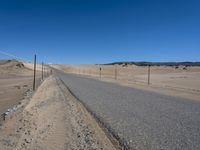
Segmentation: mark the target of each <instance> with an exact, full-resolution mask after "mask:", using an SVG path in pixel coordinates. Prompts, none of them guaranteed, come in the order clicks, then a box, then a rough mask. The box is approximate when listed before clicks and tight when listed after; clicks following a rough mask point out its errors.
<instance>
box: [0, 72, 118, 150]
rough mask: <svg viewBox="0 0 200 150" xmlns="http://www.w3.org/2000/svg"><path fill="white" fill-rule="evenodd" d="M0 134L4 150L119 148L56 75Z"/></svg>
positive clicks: (12, 116) (25, 102) (18, 109)
mask: <svg viewBox="0 0 200 150" xmlns="http://www.w3.org/2000/svg"><path fill="white" fill-rule="evenodd" d="M0 135H1V136H0V147H1V148H0V149H3V150H13V149H15V150H23V149H26V150H27V149H28V150H35V149H39V150H55V149H56V150H64V149H108V150H114V149H117V147H116V146H114V145H113V143H112V142H111V140H110V139H109V138H108V137H107V135H106V133H105V132H104V131H103V130H102V128H100V126H99V125H98V123H97V122H96V121H95V119H94V118H93V117H92V116H91V115H90V114H89V113H88V112H87V110H86V109H85V108H84V107H83V106H82V105H81V103H79V102H78V101H77V99H75V97H73V95H72V94H71V93H70V92H69V91H68V89H67V88H66V87H65V86H64V85H63V84H62V83H61V81H60V80H59V79H57V78H55V77H53V76H50V77H49V78H47V79H46V80H45V81H44V82H43V83H42V85H41V86H40V87H39V88H38V89H37V91H36V93H35V94H34V95H33V97H32V98H30V99H29V98H26V99H24V100H23V101H21V103H20V104H19V105H18V106H17V107H16V111H15V112H13V113H10V114H9V115H7V116H6V121H5V122H4V124H3V125H2V126H1V128H0ZM118 148H119V147H118Z"/></svg>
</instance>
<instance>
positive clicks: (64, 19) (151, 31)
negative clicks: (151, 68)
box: [0, 0, 200, 64]
mask: <svg viewBox="0 0 200 150" xmlns="http://www.w3.org/2000/svg"><path fill="white" fill-rule="evenodd" d="M199 8H200V1H199V0H1V1H0V51H5V52H8V53H12V54H14V55H17V56H19V57H21V58H23V59H27V60H31V59H32V58H33V54H34V53H36V54H37V55H38V58H39V61H42V60H43V61H46V62H51V63H71V64H79V63H109V62H114V61H200V9H199ZM0 58H5V56H3V55H2V54H0Z"/></svg>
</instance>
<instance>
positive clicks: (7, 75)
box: [0, 60, 41, 114]
mask: <svg viewBox="0 0 200 150" xmlns="http://www.w3.org/2000/svg"><path fill="white" fill-rule="evenodd" d="M31 69H32V68H26V67H25V66H24V64H23V63H22V62H19V61H16V60H1V61H0V114H1V113H3V112H5V111H6V110H7V109H9V108H10V107H13V105H16V104H17V103H18V102H19V101H20V99H22V98H23V95H24V93H25V92H26V91H27V90H29V89H32V85H33V70H31ZM36 77H37V80H36V81H37V82H36V85H37V86H38V85H39V83H40V78H41V72H39V71H37V74H36Z"/></svg>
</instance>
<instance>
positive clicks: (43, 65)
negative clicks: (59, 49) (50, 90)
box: [42, 62, 44, 80]
mask: <svg viewBox="0 0 200 150" xmlns="http://www.w3.org/2000/svg"><path fill="white" fill-rule="evenodd" d="M43 71H44V63H43V62H42V80H43V79H44V73H43Z"/></svg>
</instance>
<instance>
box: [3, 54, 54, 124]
mask: <svg viewBox="0 0 200 150" xmlns="http://www.w3.org/2000/svg"><path fill="white" fill-rule="evenodd" d="M0 55H2V56H3V57H0V58H4V60H6V59H7V60H16V61H19V62H22V63H23V64H25V67H26V68H28V69H31V70H32V71H33V74H32V76H33V80H32V82H33V84H32V85H33V86H32V90H33V91H35V90H36V73H37V74H38V75H39V76H40V77H39V78H41V80H42V81H43V80H44V79H45V78H47V77H48V76H49V75H50V74H51V73H52V71H51V69H50V67H49V65H48V64H46V63H44V62H42V63H37V56H36V55H34V56H33V60H24V59H23V58H21V57H18V56H16V55H14V54H11V53H7V52H5V51H0ZM8 62H11V61H5V63H8ZM3 64H4V63H3ZM10 110H11V109H8V110H7V111H6V112H4V113H2V114H0V125H1V123H2V122H3V121H5V119H6V115H7V114H8V113H9V111H10Z"/></svg>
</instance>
